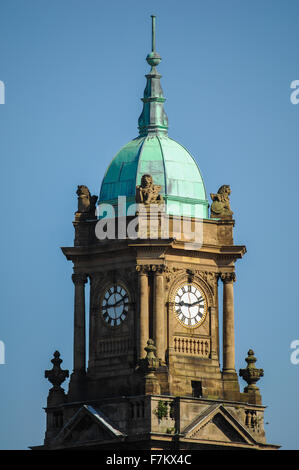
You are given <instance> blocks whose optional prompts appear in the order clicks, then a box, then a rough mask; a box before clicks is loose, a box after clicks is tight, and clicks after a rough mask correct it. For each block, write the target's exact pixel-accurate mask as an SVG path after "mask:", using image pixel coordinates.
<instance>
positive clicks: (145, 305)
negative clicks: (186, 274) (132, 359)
mask: <svg viewBox="0 0 299 470" xmlns="http://www.w3.org/2000/svg"><path fill="white" fill-rule="evenodd" d="M136 269H137V271H138V272H139V296H140V297H139V358H140V359H142V358H143V357H144V356H145V349H144V348H145V347H146V345H147V341H148V339H149V298H148V269H147V266H137V267H136Z"/></svg>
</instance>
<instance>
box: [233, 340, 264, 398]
mask: <svg viewBox="0 0 299 470" xmlns="http://www.w3.org/2000/svg"><path fill="white" fill-rule="evenodd" d="M245 361H246V362H247V367H246V369H240V370H239V376H240V377H242V378H243V379H244V380H245V382H247V384H248V385H247V387H245V388H244V392H245V393H247V392H257V391H258V390H259V388H258V387H257V386H256V385H255V384H256V382H257V381H258V380H260V378H261V377H263V376H264V370H263V369H257V368H256V367H255V363H256V361H257V359H256V357H254V351H253V350H252V349H249V351H248V356H247V357H246V358H245Z"/></svg>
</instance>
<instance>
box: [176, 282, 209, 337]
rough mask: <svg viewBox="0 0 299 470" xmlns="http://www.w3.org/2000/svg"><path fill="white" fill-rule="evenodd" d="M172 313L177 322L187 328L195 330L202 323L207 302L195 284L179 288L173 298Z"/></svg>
mask: <svg viewBox="0 0 299 470" xmlns="http://www.w3.org/2000/svg"><path fill="white" fill-rule="evenodd" d="M174 312H175V314H176V317H177V319H178V320H179V322H180V323H182V325H184V326H186V327H187V328H196V327H197V326H199V325H200V324H201V323H203V321H204V319H205V317H206V313H207V302H206V298H205V296H204V294H203V293H202V291H201V290H200V289H199V287H197V286H196V285H195V284H184V285H182V286H181V287H179V288H178V289H177V291H176V293H175V297H174Z"/></svg>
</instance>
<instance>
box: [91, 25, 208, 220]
mask: <svg viewBox="0 0 299 470" xmlns="http://www.w3.org/2000/svg"><path fill="white" fill-rule="evenodd" d="M146 60H147V62H148V64H149V65H150V66H151V70H150V73H149V74H148V75H146V79H147V83H146V87H145V90H144V95H143V98H142V102H143V109H142V113H141V115H140V117H139V120H138V125H139V134H140V135H139V137H137V138H135V139H134V140H132V141H131V142H129V143H128V144H127V145H125V146H124V147H123V148H122V149H121V150H120V151H119V152H118V153H117V154H116V156H115V157H114V159H113V160H112V162H111V164H110V165H109V167H108V169H107V171H106V174H105V176H104V179H103V182H102V187H101V192H100V198H99V203H100V204H101V203H103V202H105V203H110V204H112V205H114V206H116V205H117V199H118V196H126V198H127V206H129V205H130V204H133V203H134V202H135V193H136V186H137V185H140V183H141V177H142V175H144V174H150V175H151V176H152V177H153V182H154V184H156V185H160V186H161V192H160V194H161V195H162V196H163V198H164V200H165V202H166V212H167V213H168V214H172V215H177V216H183V215H185V216H191V217H198V218H208V207H209V203H208V201H207V196H206V191H205V187H204V182H203V179H202V176H201V173H200V170H199V168H198V166H197V163H196V161H195V160H194V158H193V157H192V155H191V154H190V153H189V152H188V150H186V149H185V148H184V147H183V146H182V145H180V144H179V143H178V142H176V141H175V140H173V139H171V138H170V137H168V135H167V131H168V118H167V116H166V113H165V110H164V102H165V98H164V97H163V91H162V88H161V84H160V78H161V75H159V74H158V73H157V70H156V66H157V65H158V64H159V62H160V61H161V57H160V56H159V54H157V52H156V50H155V17H154V16H153V17H152V52H151V53H150V54H148V56H147V58H146Z"/></svg>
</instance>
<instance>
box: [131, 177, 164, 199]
mask: <svg viewBox="0 0 299 470" xmlns="http://www.w3.org/2000/svg"><path fill="white" fill-rule="evenodd" d="M160 191H161V186H159V185H157V184H154V182H153V177H152V176H151V175H148V174H146V175H143V176H142V178H141V184H140V186H136V202H138V203H141V204H146V205H148V204H157V203H158V204H161V203H162V202H163V196H162V195H161V194H159V192H160Z"/></svg>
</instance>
